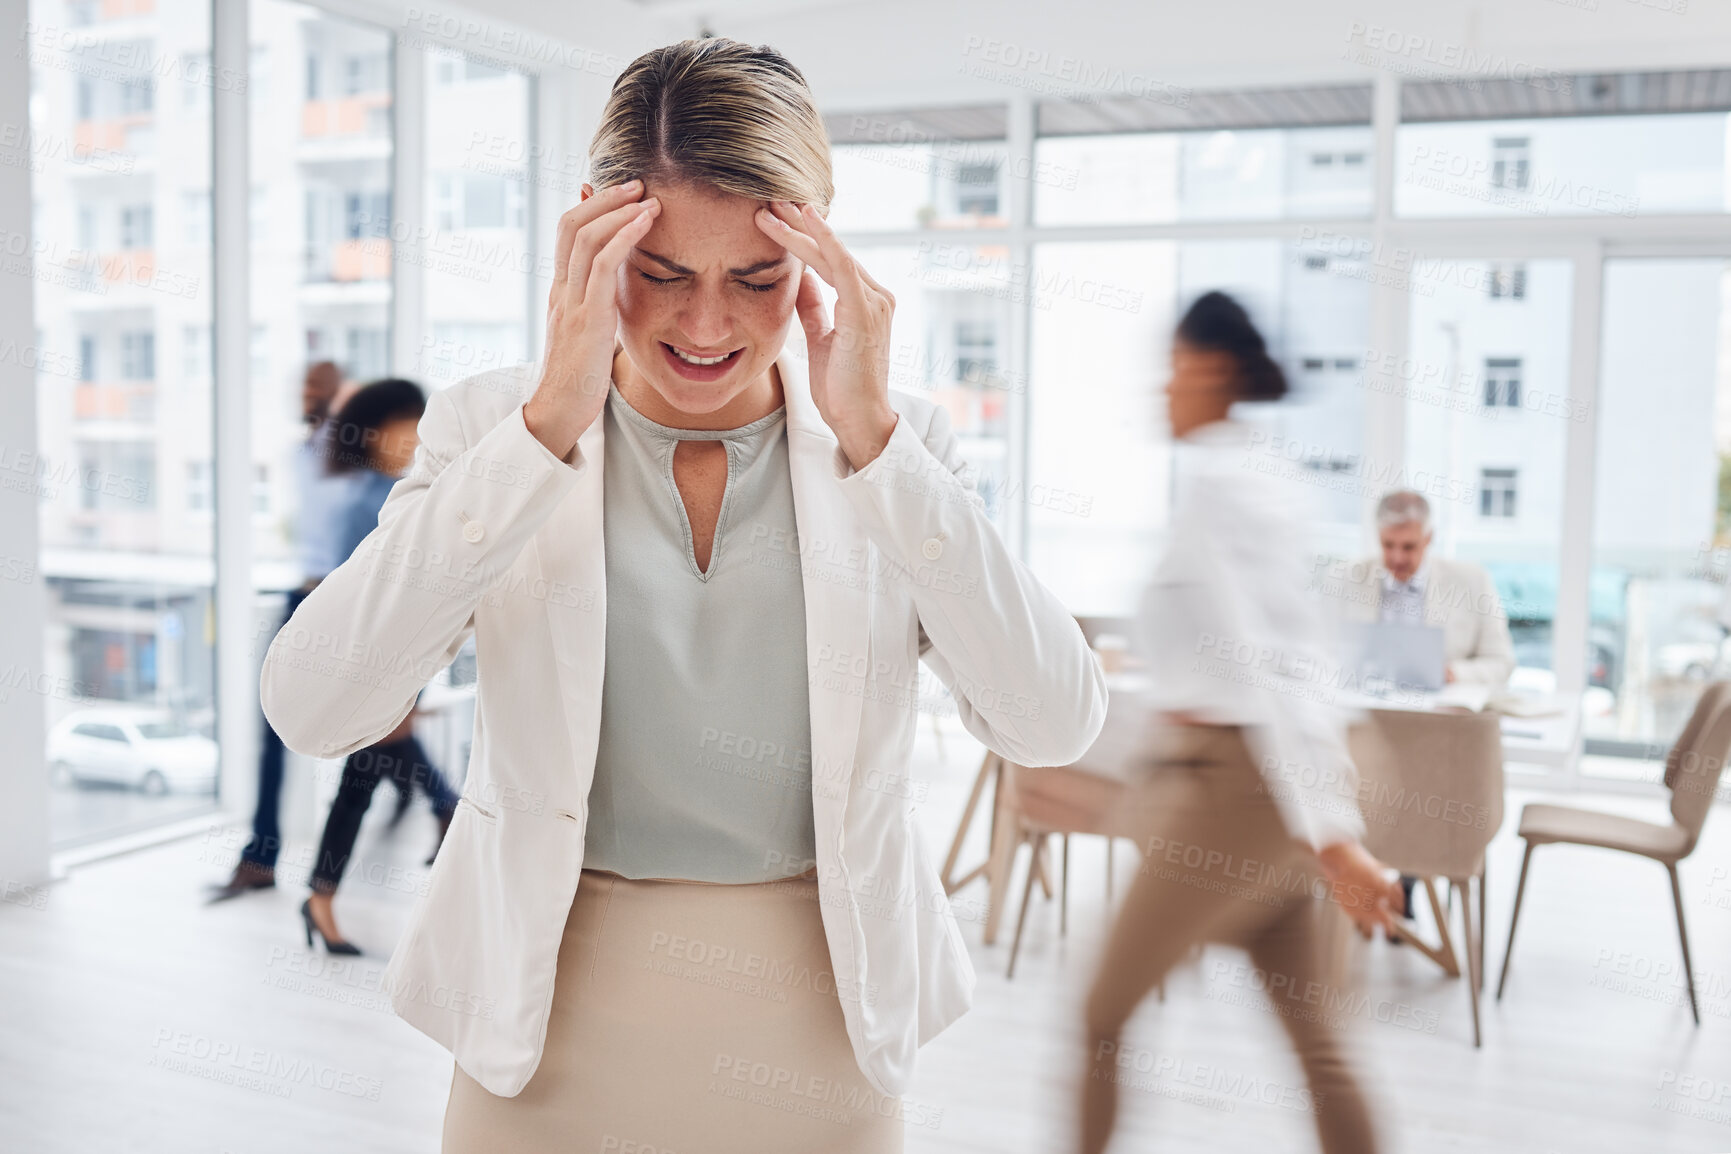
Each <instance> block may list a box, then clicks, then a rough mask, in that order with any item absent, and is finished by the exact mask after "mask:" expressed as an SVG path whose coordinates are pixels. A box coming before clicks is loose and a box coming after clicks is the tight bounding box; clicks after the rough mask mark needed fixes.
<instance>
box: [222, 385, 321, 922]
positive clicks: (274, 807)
mask: <svg viewBox="0 0 1731 1154" xmlns="http://www.w3.org/2000/svg"><path fill="white" fill-rule="evenodd" d="M344 389H345V383H344V381H343V373H342V370H341V369H340V368H339V367H338V366H337V364H336V363H335V362H334V361H319V362H318V363H316V364H313V365H309V366H308V367H307V371H306V375H305V377H304V378H302V381H301V421H302V423H303V424H305V426H306V435H305V438H304V439H303V440H302V441H301V443H300V445H299V446H298V447H297V448H296V449H295V459H294V465H295V468H294V475H295V489H296V496H297V497H298V498H299V507H300V516H299V521H298V524H297V525H296V527H295V545H296V548H297V550H298V552H299V553H300V560H301V576H302V581H301V584H300V585H299V587H297V588H294V589H291V590H289V591H288V604H287V606H286V608H285V609H284V611H283V617H282V620H283V624H287V623H288V619H289V618H290V617H292V616H294V611H295V610H296V609H298V608H299V607H300V603H301V602H302V601H304V600H305V599H306V595H307V594H308V593H311V592H312V591H313V589H314V587H315V586H317V585H318V583H319V581H320V580H321V579H323V578H324V576H325V575H326V574H328V573H329V572H330V571H331V570H332V569H335V568H336V567H337V566H338V565H339V564H341V563H342V560H343V559H342V557H338V556H335V549H336V546H335V544H334V540H335V538H334V535H333V530H334V524H333V519H332V516H331V513H330V504H331V501H332V499H333V498H334V497H335V496H336V494H337V492H338V490H339V489H340V487H341V483H340V482H339V481H337V479H336V478H332V477H330V476H329V475H328V474H327V472H326V470H325V468H324V457H325V455H324V451H323V444H324V440H325V437H326V435H327V434H328V433H329V431H330V426H331V422H330V419H329V418H330V414H331V410H332V409H333V408H334V407H336V405H337V402H338V400H339V399H340V398H341V397H342V396H343V393H344ZM285 753H286V750H285V749H284V747H283V743H282V739H281V738H280V737H278V736H277V734H276V731H275V730H273V729H272V728H271V727H270V722H268V721H266V722H265V723H264V726H263V732H262V733H261V734H260V741H259V758H258V800H257V803H256V805H255V806H254V808H253V818H252V838H251V840H249V841H248V842H247V845H246V848H245V849H244V850H242V851H241V856H240V862H239V863H238V864H237V865H236V866H235V867H234V872H233V874H232V875H230V877H229V879H228V881H226V882H224V883H222V884H221V885H219V886H216V887H214V888H213V889H212V890H211V892H210V900H211V901H213V902H218V901H223V900H224V899H227V898H232V897H236V896H238V895H240V894H243V893H246V892H248V891H250V890H259V889H270V888H271V887H273V886H274V885H276V859H277V853H278V851H279V850H280V849H281V848H282V832H281V827H280V825H279V821H278V810H279V807H280V804H281V800H282V773H283V758H284V755H285Z"/></svg>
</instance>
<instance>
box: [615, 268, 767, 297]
mask: <svg viewBox="0 0 1731 1154" xmlns="http://www.w3.org/2000/svg"><path fill="white" fill-rule="evenodd" d="M637 275H638V276H640V277H642V278H643V279H644V280H646V281H648V282H649V283H650V284H678V283H679V282H680V281H682V280H684V279H685V278H684V277H682V276H650V275H649V274H648V273H646V272H644V271H643V270H642V269H638V270H637ZM734 283H735V284H737V285H738V286H739V287H740V288H745V289H750V290H751V291H752V292H757V293H766V292H769V291H771V290H772V289H775V288H778V287H780V285H781V278H779V277H778V278H777V279H775V280H772V281H770V282H769V283H768V284H753V283H752V282H751V281H748V280H742V281H735V282H734Z"/></svg>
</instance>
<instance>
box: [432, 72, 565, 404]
mask: <svg viewBox="0 0 1731 1154" xmlns="http://www.w3.org/2000/svg"><path fill="white" fill-rule="evenodd" d="M529 87H530V81H529V78H528V77H526V76H524V75H523V74H522V73H520V72H512V71H508V70H506V69H504V68H500V67H498V66H497V65H494V64H491V63H488V62H485V61H482V60H477V59H475V58H473V57H468V56H462V55H458V54H456V53H431V54H429V55H428V57H427V62H426V89H425V91H426V114H425V118H424V119H425V125H426V135H425V143H424V145H423V148H424V155H425V156H426V165H427V178H426V182H425V185H424V187H423V193H422V195H423V201H422V214H423V217H424V219H423V221H422V224H423V227H422V228H420V229H417V230H415V235H414V240H413V243H414V244H415V246H416V255H417V256H418V257H424V258H425V259H420V260H417V262H416V267H417V269H418V270H419V273H420V275H421V277H422V295H423V298H424V300H425V305H424V308H423V315H422V319H421V338H420V348H419V350H418V351H417V354H416V356H415V360H414V362H413V363H412V364H411V365H410V367H409V369H408V372H409V375H411V376H413V377H414V378H415V379H416V380H417V381H418V382H419V383H421V384H422V385H424V386H425V387H427V388H432V389H440V388H444V387H445V386H447V385H450V384H454V383H455V382H457V381H460V380H462V379H463V378H464V377H467V376H472V375H473V374H475V373H480V372H486V371H487V370H489V369H496V368H500V367H502V366H506V365H513V364H517V363H519V362H521V361H523V360H526V359H527V357H528V347H529V346H528V339H529V307H530V302H529V294H530V289H529V284H530V278H531V275H532V273H533V271H534V257H533V254H532V253H531V251H530V248H529V235H530V233H529V212H530V197H529V188H530V184H529V181H530V164H529V158H530V156H531V154H532V144H533V141H532V139H531V137H530V104H529ZM549 191H552V190H549ZM555 195H557V196H561V197H567V196H568V197H569V199H570V200H571V201H572V202H573V203H575V201H576V196H575V194H574V193H568V192H563V191H558V192H555ZM562 207H564V206H562Z"/></svg>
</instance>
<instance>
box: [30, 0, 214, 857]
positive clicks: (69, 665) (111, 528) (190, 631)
mask: <svg viewBox="0 0 1731 1154" xmlns="http://www.w3.org/2000/svg"><path fill="white" fill-rule="evenodd" d="M23 35H24V37H25V39H26V41H27V47H28V59H29V63H30V87H31V93H30V109H31V124H30V131H31V134H32V155H31V162H32V166H33V168H32V181H33V184H32V189H31V195H32V200H33V202H34V203H33V206H32V207H33V212H34V217H35V234H36V237H35V239H36V253H37V259H36V262H35V276H36V285H35V293H36V300H35V309H36V317H37V325H38V334H37V344H38V346H39V353H40V355H39V356H38V358H37V363H36V389H37V402H38V414H39V416H38V431H37V435H38V453H39V455H38V460H37V467H36V469H35V470H34V473H33V475H32V476H31V477H30V481H31V483H32V484H33V485H34V487H35V488H36V491H37V493H38V494H39V496H40V500H41V505H40V509H41V517H40V523H41V542H42V553H41V558H40V573H41V576H42V579H43V582H44V584H45V586H46V590H47V596H46V598H45V600H46V604H47V618H46V621H45V632H46V635H47V651H46V652H45V653H44V654H43V655H42V664H41V669H40V671H39V673H40V676H38V677H35V678H33V679H32V684H33V685H34V687H35V688H36V690H37V692H38V693H40V695H41V698H42V704H43V708H44V710H45V712H46V714H47V722H48V726H49V737H48V750H47V762H48V765H49V768H50V771H51V773H52V775H53V788H52V791H51V795H50V815H49V820H50V823H51V839H52V842H53V844H54V846H55V847H56V848H65V847H68V846H73V845H78V844H82V843H85V842H90V841H95V840H99V839H101V838H105V837H112V836H114V835H116V834H120V833H126V832H129V831H132V830H136V829H141V828H144V827H147V826H150V825H153V824H157V823H160V822H163V821H168V820H171V819H174V818H177V817H182V816H185V815H187V814H190V813H196V812H200V811H204V810H208V809H210V808H211V807H212V806H213V805H214V803H215V799H216V790H217V758H216V743H215V740H214V721H215V710H214V688H213V677H214V659H213V643H214V641H215V635H214V632H213V617H212V601H211V592H212V587H213V577H214V572H213V567H212V539H211V520H210V514H209V508H210V502H211V496H212V495H211V492H210V473H209V462H210V460H211V448H212V445H211V438H212V424H211V377H210V323H211V300H212V298H211V250H210V207H209V206H210V168H211V166H210V141H211V135H210V134H211V112H210V109H211V94H212V90H213V88H214V86H215V85H217V84H218V83H223V84H232V83H233V82H234V79H233V78H229V77H218V76H216V75H215V74H213V71H212V69H211V66H210V5H209V4H208V3H195V2H191V0H157V2H156V3H154V4H149V3H147V4H101V5H97V4H87V3H61V2H59V0H32V2H31V4H30V6H29V24H28V26H27V27H26V28H25V30H24V33H23ZM20 57H21V58H22V54H20Z"/></svg>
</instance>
